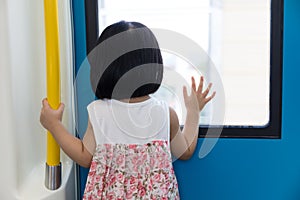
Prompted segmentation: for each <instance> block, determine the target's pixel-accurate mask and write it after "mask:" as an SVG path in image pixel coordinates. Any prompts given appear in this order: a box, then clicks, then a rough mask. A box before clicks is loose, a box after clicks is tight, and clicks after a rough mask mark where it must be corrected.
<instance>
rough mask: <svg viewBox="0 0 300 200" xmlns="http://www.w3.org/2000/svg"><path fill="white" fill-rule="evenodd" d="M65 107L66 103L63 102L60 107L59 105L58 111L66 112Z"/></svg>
mask: <svg viewBox="0 0 300 200" xmlns="http://www.w3.org/2000/svg"><path fill="white" fill-rule="evenodd" d="M64 109H65V104H63V103H60V105H59V107H58V109H57V110H58V111H59V112H64Z"/></svg>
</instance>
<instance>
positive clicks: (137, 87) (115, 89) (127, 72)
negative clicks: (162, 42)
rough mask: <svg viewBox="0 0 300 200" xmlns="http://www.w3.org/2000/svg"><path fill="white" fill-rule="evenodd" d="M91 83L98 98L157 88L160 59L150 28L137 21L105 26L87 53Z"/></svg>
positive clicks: (145, 92)
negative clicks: (94, 44) (95, 44)
mask: <svg viewBox="0 0 300 200" xmlns="http://www.w3.org/2000/svg"><path fill="white" fill-rule="evenodd" d="M89 61H90V64H91V74H90V75H91V76H90V77H91V84H92V88H93V90H94V92H95V95H96V97H97V98H99V99H104V98H107V99H118V100H119V99H128V98H134V97H141V96H145V95H149V94H152V93H154V92H156V91H157V90H158V88H159V87H160V84H161V81H162V77H163V60H162V56H161V52H160V49H159V45H158V42H157V40H156V38H155V36H154V34H153V33H152V31H151V30H150V29H149V28H147V27H146V26H145V25H143V24H141V23H138V22H125V21H120V22H117V23H115V24H112V25H110V26H108V27H107V28H106V29H105V30H104V31H103V32H102V34H101V35H100V37H99V39H98V41H97V46H96V48H95V49H94V50H93V51H92V52H91V53H90V54H89Z"/></svg>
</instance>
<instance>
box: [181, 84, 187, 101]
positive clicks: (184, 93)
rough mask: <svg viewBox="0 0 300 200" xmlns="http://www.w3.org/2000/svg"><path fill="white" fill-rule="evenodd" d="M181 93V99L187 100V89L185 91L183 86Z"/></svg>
mask: <svg viewBox="0 0 300 200" xmlns="http://www.w3.org/2000/svg"><path fill="white" fill-rule="evenodd" d="M182 93H183V98H184V99H186V98H188V94H187V89H186V87H185V86H183V89H182Z"/></svg>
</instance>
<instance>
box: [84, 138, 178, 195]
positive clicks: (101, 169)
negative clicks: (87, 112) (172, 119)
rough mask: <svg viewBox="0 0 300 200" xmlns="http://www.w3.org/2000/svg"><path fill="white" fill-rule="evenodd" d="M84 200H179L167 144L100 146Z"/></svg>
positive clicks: (90, 172)
mask: <svg viewBox="0 0 300 200" xmlns="http://www.w3.org/2000/svg"><path fill="white" fill-rule="evenodd" d="M83 199H84V200H86V199H88V200H90V199H93V200H94V199H105V200H107V199H108V200H110V199H117V200H120V199H126V200H127V199H151V200H155V199H157V200H162V199H171V200H177V199H179V192H178V184H177V180H176V177H175V174H174V170H173V166H172V157H171V153H170V149H169V146H168V142H167V141H162V140H156V141H152V142H151V143H147V144H101V145H97V148H96V152H95V154H94V157H93V161H92V163H91V167H90V171H89V174H88V178H87V183H86V188H85V192H84V196H83Z"/></svg>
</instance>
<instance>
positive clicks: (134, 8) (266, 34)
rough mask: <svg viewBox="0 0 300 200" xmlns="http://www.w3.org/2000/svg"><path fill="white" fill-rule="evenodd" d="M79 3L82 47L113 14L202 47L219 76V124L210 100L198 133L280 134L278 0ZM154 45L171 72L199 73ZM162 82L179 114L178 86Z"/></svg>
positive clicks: (161, 93) (163, 91)
mask: <svg viewBox="0 0 300 200" xmlns="http://www.w3.org/2000/svg"><path fill="white" fill-rule="evenodd" d="M85 4H86V28H87V51H88V52H90V51H91V50H92V48H93V47H94V46H95V42H96V40H97V38H98V37H99V34H100V33H101V32H102V30H103V29H104V28H105V27H106V26H108V25H110V24H112V23H115V22H117V21H120V20H125V21H138V22H142V23H143V24H145V25H147V26H148V27H149V28H156V29H167V30H170V31H174V32H176V33H180V34H181V35H183V36H185V37H187V38H189V39H190V40H191V41H193V42H194V43H196V44H197V45H198V46H200V47H201V48H202V49H203V51H204V52H206V54H207V56H208V57H209V59H210V60H211V63H213V65H214V67H215V68H216V70H215V71H216V72H217V73H218V74H219V76H220V77H221V79H220V80H221V81H222V89H223V92H224V94H225V95H224V97H226V98H225V101H224V102H226V103H224V106H225V108H224V120H223V121H222V123H221V122H220V124H218V123H212V115H213V114H214V113H213V110H214V109H216V108H215V107H214V105H211V104H210V105H208V106H207V108H206V109H205V110H204V111H203V112H202V113H201V115H202V116H201V120H200V122H199V130H200V131H199V136H200V137H205V136H206V133H207V130H208V129H212V130H213V129H215V130H216V134H215V135H214V133H213V132H214V131H212V134H210V137H219V134H217V132H218V131H219V130H220V128H221V129H222V134H221V137H242V138H243V137H248V138H280V137H281V81H282V80H281V79H282V77H281V75H282V27H283V0H248V1H242V0H201V1H198V0H190V1H187V2H185V1H182V0H180V1H179V0H164V1H160V0H151V1H139V0H127V1H118V0H98V1H86V2H85ZM162 52H163V59H164V64H165V66H166V69H167V70H169V71H176V72H178V74H180V75H181V76H182V78H183V80H186V81H188V80H189V77H190V76H191V75H194V76H196V77H199V76H200V75H201V69H200V73H199V70H198V71H197V68H196V69H195V66H194V65H193V64H192V63H191V62H189V60H187V59H185V57H184V56H180V55H178V53H177V52H174V51H168V50H162ZM191 54H193V52H192V51H191ZM193 56H195V55H192V56H191V57H193ZM195 57H197V55H196V56H195ZM196 65H203V63H196ZM210 73H211V72H206V75H208V76H211V74H210ZM170 87H172V91H173V92H171V93H170ZM170 87H162V88H161V89H160V90H159V92H158V94H157V95H159V96H160V97H161V98H165V99H166V100H167V101H168V102H169V103H170V105H171V106H172V107H174V108H175V110H177V113H178V115H179V118H180V119H184V117H183V116H184V112H182V111H181V110H182V109H181V108H182V105H181V104H180V101H179V100H178V96H177V95H176V94H179V93H180V92H181V91H182V88H181V86H180V87H178V88H176V87H177V86H176V84H175V86H174V85H173V86H170ZM174 91H175V92H174ZM217 92H218V91H217ZM168 93H169V94H168ZM181 123H183V120H181Z"/></svg>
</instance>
